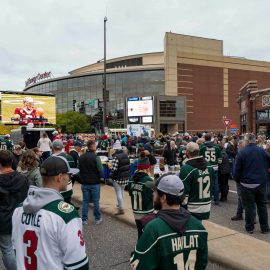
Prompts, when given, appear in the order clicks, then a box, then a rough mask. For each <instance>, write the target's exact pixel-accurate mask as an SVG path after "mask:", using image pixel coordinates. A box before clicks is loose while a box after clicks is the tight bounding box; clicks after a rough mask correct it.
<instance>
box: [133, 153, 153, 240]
mask: <svg viewBox="0 0 270 270" xmlns="http://www.w3.org/2000/svg"><path fill="white" fill-rule="evenodd" d="M137 167H138V169H137V170H136V172H135V173H134V175H133V176H132V178H131V179H130V181H129V182H128V190H129V196H130V199H131V205H132V211H133V214H134V218H135V222H136V226H137V229H138V238H140V236H141V235H142V229H143V226H142V224H141V219H142V218H143V217H145V216H146V215H148V214H150V213H153V211H154V207H153V190H152V189H151V188H149V187H147V186H146V183H147V182H148V181H150V182H153V179H152V178H151V177H150V176H149V173H150V162H149V159H148V158H147V157H146V154H145V151H142V152H141V153H140V158H139V160H138V165H137Z"/></svg>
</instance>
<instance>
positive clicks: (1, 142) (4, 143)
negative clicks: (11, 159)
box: [0, 138, 13, 151]
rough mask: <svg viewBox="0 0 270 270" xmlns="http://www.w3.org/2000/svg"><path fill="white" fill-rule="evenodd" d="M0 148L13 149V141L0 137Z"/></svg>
mask: <svg viewBox="0 0 270 270" xmlns="http://www.w3.org/2000/svg"><path fill="white" fill-rule="evenodd" d="M0 150H9V151H12V150H13V143H12V142H11V141H10V140H6V139H1V138H0Z"/></svg>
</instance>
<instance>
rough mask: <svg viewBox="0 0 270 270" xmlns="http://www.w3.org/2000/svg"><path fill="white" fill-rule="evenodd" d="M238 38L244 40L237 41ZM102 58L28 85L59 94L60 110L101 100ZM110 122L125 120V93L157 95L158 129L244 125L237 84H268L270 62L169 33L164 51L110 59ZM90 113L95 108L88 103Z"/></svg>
mask: <svg viewBox="0 0 270 270" xmlns="http://www.w3.org/2000/svg"><path fill="white" fill-rule="evenodd" d="M239 44H240V42H239ZM103 68H104V63H103V62H97V63H94V64H90V65H87V66H84V67H81V68H78V69H75V70H73V71H70V72H69V75H68V76H65V77H59V78H53V79H49V80H46V81H40V82H37V83H34V84H33V85H31V86H27V87H26V88H25V89H24V91H27V92H35V93H51V94H54V95H55V96H56V102H57V112H58V113H63V112H66V111H69V110H73V107H74V102H76V104H79V105H80V106H85V105H87V104H88V101H89V100H90V99H99V100H102V89H103ZM106 69H107V80H106V81H107V87H106V89H107V95H106V96H107V101H108V102H107V106H106V107H107V114H109V116H110V117H109V122H115V123H118V124H120V125H122V126H125V125H126V124H127V123H126V120H125V119H126V117H125V115H126V102H125V101H126V98H127V97H133V96H154V97H155V109H154V123H153V124H152V126H153V127H154V128H155V129H156V130H157V131H162V132H174V131H178V130H180V131H184V130H185V131H191V132H195V131H203V130H212V131H223V130H224V127H223V119H224V118H227V119H231V120H232V121H231V123H232V124H233V125H234V127H235V126H237V127H238V128H240V109H239V105H238V103H237V97H238V95H239V89H240V88H241V87H242V86H243V85H244V84H245V83H246V82H248V81H253V80H256V81H257V83H258V87H259V88H260V89H263V88H267V87H269V85H270V63H269V62H265V61H255V60H249V59H245V58H242V57H229V56H224V54H223V41H222V40H215V39H208V38H201V37H193V36H186V35H180V34H175V33H166V34H165V37H164V51H163V52H157V53H147V54H139V55H130V56H125V57H119V58H115V59H111V60H107V65H106ZM85 113H86V114H94V113H95V111H93V110H92V109H91V108H90V106H85Z"/></svg>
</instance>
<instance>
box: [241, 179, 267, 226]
mask: <svg viewBox="0 0 270 270" xmlns="http://www.w3.org/2000/svg"><path fill="white" fill-rule="evenodd" d="M240 188H241V197H242V203H243V207H244V209H245V220H246V225H245V227H246V230H247V231H252V230H253V229H254V203H255V204H256V205H257V212H258V216H259V222H260V226H261V230H262V231H266V230H269V225H268V212H267V206H266V203H267V200H266V183H265V184H262V185H260V186H258V187H256V188H246V187H244V186H242V185H241V184H240Z"/></svg>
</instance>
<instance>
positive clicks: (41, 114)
mask: <svg viewBox="0 0 270 270" xmlns="http://www.w3.org/2000/svg"><path fill="white" fill-rule="evenodd" d="M55 106H56V105H55V97H53V96H39V95H20V94H10V93H9V94H7V93H1V111H2V123H3V124H19V125H26V124H28V123H33V124H44V123H45V124H55V123H56V112H55V108H56V107H55Z"/></svg>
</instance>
